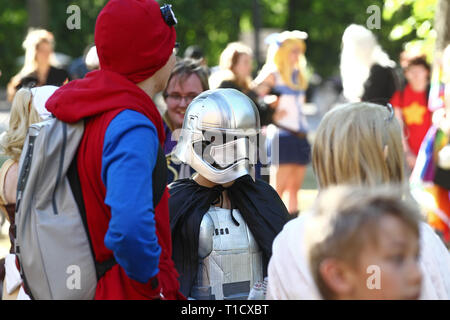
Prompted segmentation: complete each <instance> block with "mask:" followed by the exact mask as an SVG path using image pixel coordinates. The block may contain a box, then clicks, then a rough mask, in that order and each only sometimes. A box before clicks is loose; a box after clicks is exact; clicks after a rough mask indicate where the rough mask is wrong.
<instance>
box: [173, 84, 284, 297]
mask: <svg viewBox="0 0 450 320" xmlns="http://www.w3.org/2000/svg"><path fill="white" fill-rule="evenodd" d="M259 130H260V120H259V113H258V109H257V108H256V106H255V104H254V103H253V102H252V101H251V100H250V99H249V98H248V97H247V96H246V95H245V94H243V93H241V92H239V91H237V90H235V89H215V90H208V91H205V92H204V93H202V94H200V95H199V96H198V97H197V98H195V99H194V100H193V101H192V103H191V104H190V105H189V107H188V109H187V110H186V115H185V117H184V122H183V128H182V133H181V136H180V139H179V141H178V144H177V146H176V149H175V150H174V152H173V155H174V158H175V159H178V160H179V161H181V162H183V163H187V164H189V165H190V166H191V167H192V168H194V169H195V170H196V172H197V173H196V174H195V175H194V176H193V177H192V178H189V179H180V180H178V181H175V182H173V183H172V184H171V185H170V200H169V210H170V225H171V229H172V242H173V254H172V257H173V260H174V262H175V267H176V269H177V271H178V272H179V274H180V277H179V281H180V291H181V292H182V293H183V294H184V295H185V296H186V297H190V298H193V299H201V300H209V299H213V300H221V299H247V298H258V299H262V298H264V294H263V292H264V290H263V287H264V286H263V283H264V282H263V280H264V278H265V277H266V275H267V264H268V261H269V259H270V256H271V254H272V242H273V240H274V238H275V236H276V235H277V234H278V233H279V232H280V231H281V229H282V228H283V225H284V224H285V222H286V221H287V220H288V217H289V213H288V211H287V209H286V207H285V206H284V204H283V202H282V201H281V199H280V197H279V196H278V194H277V193H276V191H275V190H274V189H273V188H272V187H271V186H270V185H269V184H267V183H265V182H264V181H262V180H258V179H257V180H255V178H254V164H255V163H256V158H257V152H258V148H257V136H258V133H259ZM252 288H253V289H255V288H256V290H251V289H252ZM258 289H259V290H258ZM249 295H250V297H249Z"/></svg>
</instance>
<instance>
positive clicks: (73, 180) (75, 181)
mask: <svg viewBox="0 0 450 320" xmlns="http://www.w3.org/2000/svg"><path fill="white" fill-rule="evenodd" d="M77 158H78V152H77V154H76V155H75V157H74V158H73V160H72V163H71V164H70V167H69V170H68V171H67V178H68V180H69V184H70V188H71V189H72V193H73V196H74V198H75V201H76V203H77V205H78V209H79V212H80V215H81V219H82V221H83V225H84V229H85V231H86V234H87V237H88V239H89V246H90V248H91V252H92V256H93V257H94V260H95V254H94V248H93V247H92V241H91V236H90V233H89V229H88V225H87V217H86V208H85V206H84V201H83V193H82V191H81V183H80V177H79V176H78V168H77ZM152 177H153V179H152V180H153V183H152V186H153V207H154V208H155V207H156V206H157V205H158V203H159V201H160V200H161V198H162V196H163V194H164V192H165V190H166V185H167V162H166V157H165V155H164V151H163V150H162V148H161V145H158V155H157V160H156V164H155V167H154V169H153V175H152ZM116 264H117V261H116V259H115V258H114V256H113V257H112V258H111V259H108V260H106V261H103V262H97V261H95V270H96V273H97V280H99V279H100V278H101V277H103V276H104V275H105V273H106V272H107V271H108V270H110V269H111V268H112V267H113V266H115V265H116Z"/></svg>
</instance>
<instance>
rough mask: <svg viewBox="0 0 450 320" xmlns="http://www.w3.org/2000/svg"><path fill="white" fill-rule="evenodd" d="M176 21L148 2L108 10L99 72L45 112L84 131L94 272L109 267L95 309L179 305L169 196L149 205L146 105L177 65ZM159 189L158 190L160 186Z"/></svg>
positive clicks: (101, 22)
mask: <svg viewBox="0 0 450 320" xmlns="http://www.w3.org/2000/svg"><path fill="white" fill-rule="evenodd" d="M175 24H176V18H175V16H174V15H173V12H172V10H171V7H170V6H167V5H166V6H164V7H163V8H161V9H160V7H159V5H158V3H157V2H156V1H154V0H111V1H109V2H108V3H107V4H106V6H105V7H104V8H103V9H102V11H101V12H100V14H99V16H98V18H97V22H96V26H95V44H96V46H97V52H98V57H99V61H100V70H96V71H92V72H90V73H88V74H87V75H86V77H85V78H84V79H80V80H75V81H72V82H69V83H68V84H67V85H65V86H63V87H61V88H60V89H58V90H57V91H56V92H55V93H54V95H53V96H52V97H51V98H50V99H49V100H48V102H47V104H46V107H47V109H48V110H49V111H50V112H52V113H53V115H54V116H55V117H56V118H58V119H60V120H62V121H65V122H68V123H73V122H77V121H80V120H82V119H83V120H84V122H85V132H84V135H83V138H82V141H81V143H80V146H79V150H78V155H77V168H78V174H79V177H80V182H81V190H82V194H83V199H84V204H85V207H86V217H87V225H88V230H89V235H90V238H91V242H92V247H93V251H94V255H95V259H96V262H97V263H104V262H107V261H113V263H112V264H111V265H112V267H110V269H109V270H108V271H106V273H104V275H103V276H102V277H101V278H100V279H99V281H98V284H97V289H96V294H95V299H159V298H165V299H184V296H183V295H182V294H181V293H179V282H178V280H177V277H178V274H177V272H176V269H175V268H174V263H173V261H172V258H171V256H172V247H171V234H170V225H169V212H168V192H167V188H166V189H165V191H164V193H163V195H162V198H161V200H160V201H159V202H158V204H157V205H156V206H154V204H153V186H154V182H155V181H153V179H156V178H155V177H152V175H153V169H154V167H155V164H156V159H157V154H158V149H159V148H160V146H162V145H163V143H164V139H165V136H164V128H163V122H162V119H161V116H160V114H159V113H158V110H157V108H156V106H155V104H154V102H153V100H152V98H153V97H154V95H155V94H156V93H157V92H160V91H162V90H163V89H164V88H165V86H166V84H167V80H168V78H169V76H170V73H171V70H172V68H173V67H174V65H175V60H176V59H175V55H174V50H173V49H174V47H175V38H176V34H175V29H174V27H173V25H175ZM164 183H165V181H164Z"/></svg>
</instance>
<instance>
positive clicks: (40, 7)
mask: <svg viewBox="0 0 450 320" xmlns="http://www.w3.org/2000/svg"><path fill="white" fill-rule="evenodd" d="M27 10H28V28H44V29H46V28H48V25H49V24H48V1H47V0H27Z"/></svg>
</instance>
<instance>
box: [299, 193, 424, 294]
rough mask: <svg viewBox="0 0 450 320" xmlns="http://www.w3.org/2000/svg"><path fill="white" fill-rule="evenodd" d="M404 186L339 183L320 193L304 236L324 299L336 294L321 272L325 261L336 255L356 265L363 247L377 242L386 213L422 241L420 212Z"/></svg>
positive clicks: (316, 280) (314, 273) (314, 276)
mask: <svg viewBox="0 0 450 320" xmlns="http://www.w3.org/2000/svg"><path fill="white" fill-rule="evenodd" d="M401 188H402V187H401V186H387V185H385V186H378V187H376V188H368V187H365V188H362V187H361V186H340V187H332V188H329V189H327V190H325V191H324V192H321V193H320V195H319V196H318V198H317V200H316V203H315V206H314V208H313V213H314V214H313V215H312V217H311V220H310V221H308V228H307V231H306V235H305V239H306V248H307V249H306V250H307V251H306V252H308V254H309V257H308V259H309V265H310V267H311V272H312V275H313V278H314V280H315V282H316V284H317V287H318V289H319V292H320V293H321V295H322V297H323V298H324V299H333V298H335V293H334V292H333V291H332V290H331V289H330V288H329V287H328V285H327V283H326V281H324V279H323V277H322V275H321V271H320V268H321V264H322V262H323V261H324V260H325V259H330V258H331V259H336V260H339V261H343V262H346V263H348V264H349V265H350V266H351V267H353V268H354V269H356V267H357V266H358V258H359V256H360V254H361V252H362V251H363V250H364V248H366V247H367V245H368V244H372V245H375V246H376V245H377V244H378V240H379V238H380V228H379V222H380V219H381V218H382V217H383V216H387V215H390V216H393V217H395V218H397V219H399V220H400V221H401V222H402V224H403V225H404V226H406V227H407V228H408V229H409V230H411V231H412V232H413V233H414V234H415V235H416V236H417V241H419V221H420V219H419V216H420V214H419V212H418V210H417V207H415V206H413V205H411V204H409V203H408V202H406V201H402V200H401V197H402V192H401Z"/></svg>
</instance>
